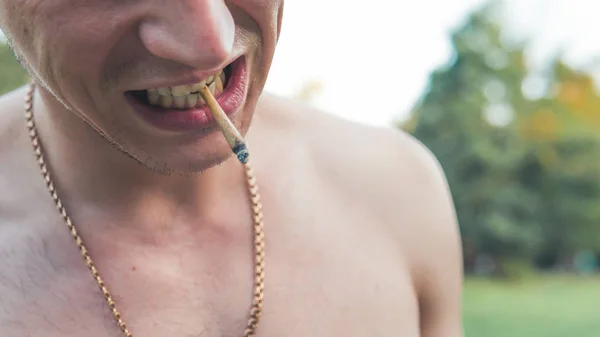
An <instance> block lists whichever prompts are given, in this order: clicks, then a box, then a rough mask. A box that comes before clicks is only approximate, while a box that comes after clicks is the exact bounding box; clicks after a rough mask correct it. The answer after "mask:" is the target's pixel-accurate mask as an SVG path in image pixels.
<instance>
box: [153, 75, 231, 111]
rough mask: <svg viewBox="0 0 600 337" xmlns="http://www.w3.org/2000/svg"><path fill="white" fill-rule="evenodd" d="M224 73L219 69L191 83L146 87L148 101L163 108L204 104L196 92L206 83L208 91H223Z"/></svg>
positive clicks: (184, 107) (193, 106) (192, 106)
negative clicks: (202, 79)
mask: <svg viewBox="0 0 600 337" xmlns="http://www.w3.org/2000/svg"><path fill="white" fill-rule="evenodd" d="M224 83H225V73H224V72H223V71H220V72H218V73H216V74H214V75H212V76H210V77H208V78H207V79H206V80H204V81H202V82H198V83H195V84H192V85H177V86H173V87H160V88H156V89H148V90H147V92H148V102H149V103H150V104H151V105H157V106H161V107H163V108H165V109H191V108H196V107H199V106H202V105H204V104H206V103H205V102H204V100H203V99H202V97H200V94H198V92H199V91H200V89H202V88H204V87H205V86H207V85H208V89H209V90H210V92H211V93H212V94H213V95H215V96H217V95H219V94H220V93H222V92H223V89H224V88H223V87H224Z"/></svg>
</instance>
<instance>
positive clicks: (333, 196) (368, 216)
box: [0, 92, 460, 337]
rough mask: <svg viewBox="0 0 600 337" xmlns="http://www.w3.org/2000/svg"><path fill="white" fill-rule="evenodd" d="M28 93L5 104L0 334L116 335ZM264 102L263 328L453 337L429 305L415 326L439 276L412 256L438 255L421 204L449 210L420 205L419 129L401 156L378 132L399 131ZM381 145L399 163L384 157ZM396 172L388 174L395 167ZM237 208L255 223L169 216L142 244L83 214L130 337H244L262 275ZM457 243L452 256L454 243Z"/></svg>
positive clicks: (265, 332) (261, 331) (259, 149)
mask: <svg viewBox="0 0 600 337" xmlns="http://www.w3.org/2000/svg"><path fill="white" fill-rule="evenodd" d="M21 94H22V92H21V93H17V94H16V95H12V96H11V97H8V98H4V99H3V100H2V101H0V111H4V112H2V113H0V121H1V123H0V125H2V126H1V127H0V162H1V163H2V165H0V331H2V333H1V335H2V337H22V336H35V337H37V336H44V337H68V336H82V335H85V336H90V337H109V336H110V337H113V336H114V337H116V336H119V335H120V334H119V330H118V328H117V327H116V325H115V323H114V321H113V320H112V317H111V315H110V313H109V311H108V310H107V307H106V304H105V302H104V300H103V298H102V295H101V293H100V291H99V290H98V287H97V286H96V284H95V282H94V280H93V278H92V277H91V274H90V272H89V271H88V270H87V267H86V265H85V263H84V262H83V259H82V258H81V256H80V255H79V252H78V249H77V247H76V246H75V243H74V241H73V239H72V237H71V236H70V234H69V232H68V230H67V229H66V227H65V225H64V223H63V221H62V218H61V217H60V215H59V214H58V212H57V211H56V208H55V207H54V204H53V202H52V199H51V198H50V197H49V195H48V192H47V191H46V187H45V185H44V182H43V180H42V178H41V175H40V172H39V169H38V167H37V166H36V163H35V160H34V157H33V153H32V152H31V148H30V143H29V139H28V137H27V133H26V129H25V125H24V122H23V119H22V117H21V113H20V112H19V111H16V110H17V108H20V107H21V104H20V101H18V102H17V100H18V98H19V97H22V95H21ZM288 105H289V106H288ZM259 107H262V110H261V111H260V112H259V117H258V120H257V122H256V123H255V125H254V126H253V129H252V131H251V132H250V135H249V139H250V147H251V149H254V152H253V156H254V165H255V171H256V175H257V179H258V183H259V187H260V191H261V195H262V199H263V212H264V216H265V237H266V288H265V300H264V313H263V316H262V319H261V323H260V326H259V328H258V336H290V337H293V336H327V337H330V336H349V337H350V336H357V337H358V336H361V337H363V336H382V337H383V336H390V337H391V336H402V337H417V336H425V335H426V332H425V331H429V330H430V331H438V330H439V329H443V327H445V328H444V329H446V330H447V331H448V332H449V334H447V335H445V336H452V337H455V336H458V333H459V332H458V331H459V322H454V323H455V324H454V325H453V324H452V323H448V322H449V321H452V320H453V319H455V318H456V317H458V316H457V315H458V314H448V315H442V314H438V313H437V312H432V313H431V315H432V317H433V318H432V320H431V322H430V323H431V324H433V326H434V327H431V328H424V329H423V328H422V326H423V324H425V323H424V320H425V319H427V316H428V315H430V313H429V309H428V306H427V305H428V304H427V303H426V301H427V300H428V298H427V296H423V295H422V294H423V292H427V291H429V290H428V289H429V287H431V289H434V288H435V286H434V285H430V284H429V283H431V282H432V281H423V282H422V280H425V279H427V280H429V279H431V278H432V277H430V276H433V275H434V274H433V273H432V272H431V271H430V270H429V269H427V268H423V270H421V269H420V268H421V267H419V266H421V265H422V264H426V263H428V262H427V261H430V259H429V258H428V256H430V255H435V256H436V257H435V258H436V259H437V258H439V256H442V257H443V254H444V253H443V251H435V249H434V250H433V251H434V252H432V253H429V252H427V251H425V250H424V248H423V246H424V245H425V242H426V240H427V238H431V240H432V244H435V240H436V238H435V235H434V236H433V237H431V235H430V234H431V233H428V232H427V226H426V225H424V223H425V222H427V221H426V220H425V219H426V217H427V216H430V215H428V214H427V213H432V212H433V213H435V212H438V213H444V212H449V211H448V210H447V209H446V208H443V207H442V209H439V210H437V209H434V210H432V209H430V208H429V206H428V205H425V199H428V197H429V196H428V195H427V193H424V192H422V191H420V190H419V188H421V187H422V186H427V184H426V183H425V184H424V183H423V181H420V180H419V177H421V175H423V174H424V173H422V172H421V171H422V170H420V169H419V167H418V166H417V167H413V166H412V165H413V163H412V162H415V160H413V159H415V158H417V159H418V155H415V154H414V153H413V152H415V151H417V150H415V148H416V145H414V144H413V143H412V142H413V141H412V140H410V139H409V138H408V137H406V136H404V135H394V136H393V137H396V138H397V139H400V140H399V141H398V144H400V145H399V146H400V147H399V148H398V152H399V153H398V154H395V156H396V157H397V158H392V157H389V156H388V154H390V153H392V152H391V151H390V150H386V149H385V146H386V145H385V143H386V142H387V139H396V138H393V137H388V136H383V137H379V136H378V135H379V134H380V133H381V131H379V130H373V129H370V128H366V127H362V126H357V125H351V124H350V123H345V122H341V121H337V120H335V119H334V118H332V117H329V116H325V115H321V114H319V113H316V112H313V111H311V110H310V109H308V108H305V107H300V106H296V105H291V103H288V102H286V101H283V100H280V99H276V98H272V97H269V96H267V97H266V98H264V99H263V102H262V103H261V105H259ZM281 111H288V112H281ZM307 130H310V132H306V131H307ZM388 132H389V131H385V132H384V133H388ZM378 137H379V138H381V139H379V138H378ZM273 139H277V141H276V142H274V141H273ZM402 139H405V140H402ZM403 142H406V144H408V145H406V148H405V149H404V150H406V151H405V153H404V152H403V148H402V146H403V145H402V143H403ZM380 147H384V149H382V150H381V151H379V149H380ZM388 148H389V149H392V148H393V147H390V146H388ZM388 157H389V160H390V162H391V161H394V162H397V161H398V159H400V161H402V160H403V159H404V160H406V163H405V164H402V165H398V164H393V165H392V164H390V165H387V164H386V158H388ZM411 161H412V162H411ZM387 166H389V167H387ZM380 167H381V168H382V170H381V171H378V168H380ZM393 170H396V172H397V176H396V177H395V178H394V182H393V183H392V181H391V180H388V179H387V178H386V177H388V176H389V174H390V173H391V172H392V171H393ZM417 171H418V172H417ZM390 184H391V186H390ZM59 188H60V187H59ZM438 192H439V191H438ZM443 198H444V197H440V199H443ZM432 205H435V200H433V201H432ZM434 207H435V206H434ZM246 215H247V216H246ZM447 216H449V217H451V214H450V213H448V215H447ZM239 218H240V220H239V221H240V222H242V223H243V224H245V223H246V222H247V226H237V225H236V226H234V225H232V224H229V223H223V224H211V225H210V226H209V225H204V224H198V226H197V231H195V232H192V233H190V232H189V231H182V230H178V229H176V228H173V229H171V230H166V231H165V233H163V235H162V236H158V237H157V236H151V235H149V236H148V237H147V238H143V239H140V240H139V241H135V242H126V241H123V240H118V238H119V237H120V234H121V232H120V230H119V229H118V228H119V227H118V226H115V227H114V228H115V230H113V231H109V232H104V233H94V235H89V236H85V234H86V233H88V232H91V229H90V227H86V221H87V219H75V222H76V223H77V224H79V226H82V227H83V228H84V230H83V235H84V240H87V241H86V242H87V244H88V246H89V247H90V251H91V252H92V256H93V258H94V260H95V261H96V263H97V265H98V267H99V270H100V273H101V275H102V276H103V278H104V279H105V281H106V284H107V285H108V287H109V289H110V291H111V292H112V293H113V295H114V297H115V300H116V302H117V305H118V307H119V308H120V310H121V312H122V314H123V317H124V320H125V322H127V324H128V325H129V327H130V330H131V332H132V333H133V335H134V336H144V337H159V336H161V337H162V336H211V337H212V336H232V337H233V336H242V335H243V332H244V328H245V324H246V321H247V315H248V310H249V307H250V303H251V296H252V286H253V284H252V280H253V270H252V268H253V265H252V255H251V249H252V246H251V240H252V233H251V222H250V216H249V214H240V217H239ZM244 219H247V220H244ZM92 222H93V221H92ZM233 228H236V230H233ZM239 228H247V230H244V231H240V230H239ZM453 230H454V229H453V228H451V229H443V230H442V232H443V233H450V234H452V235H453V234H454V231H453ZM444 235H445V234H444ZM444 235H441V236H444ZM445 237H448V236H447V235H446V236H445ZM116 238H117V239H116ZM449 241H452V242H450V243H449V244H447V246H448V247H449V249H450V251H449V252H447V253H448V254H449V255H448V256H453V254H454V253H456V252H457V249H458V248H457V247H458V244H457V242H456V240H455V237H450V239H449ZM442 246H443V245H441V246H440V247H442ZM440 249H441V248H440ZM439 254H441V255H439ZM440 260H441V261H440V266H441V265H443V264H448V263H446V262H447V261H443V260H444V259H443V258H440ZM455 260H456V259H455V258H451V259H450V260H449V262H450V264H451V267H449V268H454V267H455V265H457V262H459V261H455ZM431 261H433V259H431ZM453 263H454V264H455V265H452V264H453ZM431 268H432V269H433V268H435V267H434V266H432V267H431ZM457 268H458V267H457ZM439 272H440V274H439V275H435V276H436V277H438V276H440V277H442V278H443V277H449V278H452V277H454V276H456V273H458V271H457V272H456V273H455V272H449V271H446V270H445V269H440V270H439ZM449 282H450V283H451V284H450V285H449V287H450V288H449V289H448V291H449V292H451V291H453V290H454V291H455V292H457V291H459V290H458V289H456V283H457V282H459V280H458V277H456V281H455V280H451V281H449ZM441 288H442V287H441V286H440V289H441ZM436 289H437V288H436ZM436 291H437V290H431V293H432V294H433V295H431V297H432V298H435V297H436V296H437V295H436ZM439 291H440V292H442V291H441V290H439ZM459 296H460V294H454V295H452V296H451V297H452V298H454V297H459ZM447 302H448V303H450V302H452V304H446V303H447ZM454 304H455V303H454V302H453V300H450V299H440V306H441V307H443V306H446V305H447V306H448V307H449V310H459V307H458V305H456V306H454ZM450 308H451V309H450ZM438 316H440V317H438ZM442 316H443V317H442ZM438 318H439V323H438V322H437V321H436V320H437V319H438ZM447 323H448V324H447ZM436 324H437V325H439V329H438V327H437V325H436ZM420 331H422V332H421V333H420ZM426 336H427V337H429V336H435V337H438V336H442V335H441V334H440V335H437V334H435V332H434V333H431V334H427V335H426Z"/></svg>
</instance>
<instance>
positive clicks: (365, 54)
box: [0, 0, 600, 337]
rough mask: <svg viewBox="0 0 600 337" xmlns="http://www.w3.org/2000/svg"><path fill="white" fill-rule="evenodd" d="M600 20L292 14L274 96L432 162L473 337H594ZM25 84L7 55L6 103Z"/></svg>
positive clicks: (332, 2) (375, 6) (427, 5)
mask: <svg viewBox="0 0 600 337" xmlns="http://www.w3.org/2000/svg"><path fill="white" fill-rule="evenodd" d="M599 14H600V3H599V2H597V1H596V0H577V1H568V0H529V1H528V0H512V1H505V2H484V1H478V0H420V1H392V0H370V1H368V2H363V1H355V2H352V1H347V0H287V1H286V11H285V15H284V27H283V31H282V36H281V42H280V45H279V49H278V51H277V54H276V58H275V62H274V64H273V68H272V71H271V77H270V79H269V82H268V84H267V90H269V91H271V92H274V93H277V94H280V95H284V96H288V97H294V98H297V99H301V100H304V101H306V102H307V103H308V104H313V105H315V106H317V107H319V108H321V109H322V110H323V111H324V113H332V114H336V115H338V116H340V117H342V118H346V119H349V120H352V121H355V122H358V123H365V124H370V125H374V126H382V127H385V126H391V127H396V128H401V129H404V130H406V131H407V132H409V133H411V134H413V135H414V136H415V137H417V138H418V139H419V140H421V141H422V142H423V143H424V144H425V145H426V146H428V147H429V148H430V149H431V150H432V151H433V152H434V153H435V155H436V156H437V157H438V159H439V161H440V162H441V164H442V166H443V168H444V170H445V172H446V175H447V178H448V181H449V184H450V188H451V190H452V193H453V198H454V202H455V204H456V209H457V213H458V217H459V222H460V228H461V232H462V237H463V242H464V253H465V255H464V256H465V258H464V265H465V271H466V273H467V276H466V280H465V291H464V315H463V317H464V325H465V330H466V336H467V337H500V336H502V337H559V336H560V337H597V336H600V275H599V274H598V272H599V271H600V268H599V266H598V261H599V259H600V91H599V90H598V88H597V83H598V82H597V81H598V80H600V20H597V17H598V15H599ZM26 80H27V77H26V74H25V73H24V72H23V70H22V69H21V68H20V67H19V66H18V64H17V63H16V62H15V60H14V57H13V55H12V53H11V51H10V49H9V48H8V47H7V46H6V45H5V44H2V43H1V42H0V93H2V92H6V91H8V90H11V89H12V88H15V87H17V86H20V85H22V84H23V83H25V81H26ZM357 87H360V90H361V91H362V92H364V93H365V94H366V95H368V97H369V99H370V101H369V102H367V101H366V99H361V98H358V97H357V95H356V88H357ZM368 107H371V108H368ZM399 188H401V186H399Z"/></svg>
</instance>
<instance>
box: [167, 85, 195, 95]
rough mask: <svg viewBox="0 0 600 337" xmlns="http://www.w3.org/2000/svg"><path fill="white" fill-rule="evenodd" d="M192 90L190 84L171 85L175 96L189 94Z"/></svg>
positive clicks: (172, 93)
mask: <svg viewBox="0 0 600 337" xmlns="http://www.w3.org/2000/svg"><path fill="white" fill-rule="evenodd" d="M190 92H191V91H190V86H189V85H178V86H176V87H171V95H173V96H185V95H189V94H190Z"/></svg>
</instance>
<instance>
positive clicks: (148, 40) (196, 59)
mask: <svg viewBox="0 0 600 337" xmlns="http://www.w3.org/2000/svg"><path fill="white" fill-rule="evenodd" d="M151 12H152V13H151V14H149V15H148V16H147V17H146V19H144V20H143V21H142V22H141V24H140V28H139V35H140V39H141V41H142V43H143V44H144V46H145V47H146V49H147V50H148V51H149V52H150V53H152V54H154V55H155V56H158V57H161V58H164V59H169V60H172V61H176V62H179V63H182V64H185V65H187V66H190V67H192V68H195V69H213V68H217V67H219V66H223V65H224V63H225V62H226V61H227V60H228V58H229V57H230V55H231V52H232V49H233V43H234V37H235V23H234V21H233V17H232V15H231V12H230V11H229V9H228V8H227V6H226V5H225V2H224V0H163V1H152V10H151Z"/></svg>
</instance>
